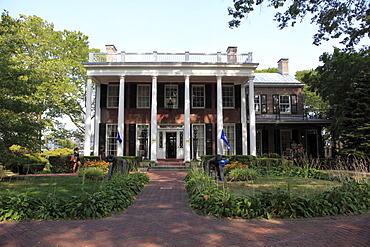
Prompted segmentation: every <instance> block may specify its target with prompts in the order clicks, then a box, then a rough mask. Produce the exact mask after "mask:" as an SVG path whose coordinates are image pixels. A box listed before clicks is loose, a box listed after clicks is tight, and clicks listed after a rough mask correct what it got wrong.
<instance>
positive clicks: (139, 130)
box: [136, 124, 150, 159]
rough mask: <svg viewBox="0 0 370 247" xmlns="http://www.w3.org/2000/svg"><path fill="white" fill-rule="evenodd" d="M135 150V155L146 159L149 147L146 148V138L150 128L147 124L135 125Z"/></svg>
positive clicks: (147, 138)
mask: <svg viewBox="0 0 370 247" xmlns="http://www.w3.org/2000/svg"><path fill="white" fill-rule="evenodd" d="M136 136H137V141H136V147H137V148H136V150H137V154H136V155H137V156H142V157H143V159H148V157H149V153H148V151H149V149H148V147H149V146H148V140H149V138H150V129H149V125H148V124H138V125H137V126H136Z"/></svg>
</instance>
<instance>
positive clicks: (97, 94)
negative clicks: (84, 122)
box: [94, 84, 101, 156]
mask: <svg viewBox="0 0 370 247" xmlns="http://www.w3.org/2000/svg"><path fill="white" fill-rule="evenodd" d="M100 94H101V85H100V84H96V92H95V121H94V155H95V156H98V155H99V149H100V148H99V135H100V133H99V124H100V121H101V109H100Z"/></svg>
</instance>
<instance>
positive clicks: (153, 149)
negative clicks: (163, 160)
mask: <svg viewBox="0 0 370 247" xmlns="http://www.w3.org/2000/svg"><path fill="white" fill-rule="evenodd" d="M150 160H153V161H157V76H153V77H152V113H151V125H150Z"/></svg>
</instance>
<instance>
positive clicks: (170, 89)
mask: <svg viewBox="0 0 370 247" xmlns="http://www.w3.org/2000/svg"><path fill="white" fill-rule="evenodd" d="M177 96H178V93H177V85H166V87H165V102H164V103H165V107H167V105H168V102H172V103H173V108H175V109H176V108H178V104H177V102H178V100H177Z"/></svg>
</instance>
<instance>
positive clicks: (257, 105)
mask: <svg viewBox="0 0 370 247" xmlns="http://www.w3.org/2000/svg"><path fill="white" fill-rule="evenodd" d="M261 109H262V105H261V95H259V94H256V95H254V111H255V113H256V114H261Z"/></svg>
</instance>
